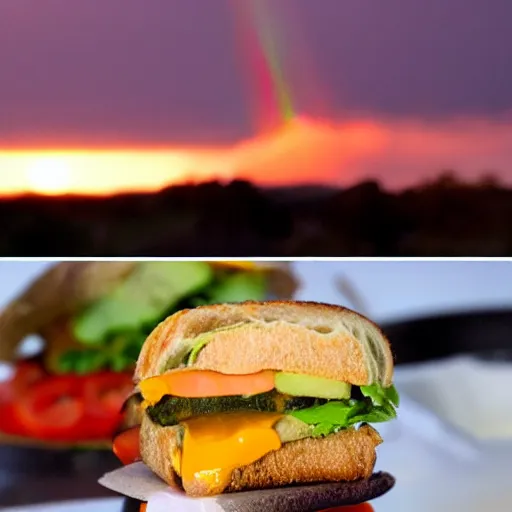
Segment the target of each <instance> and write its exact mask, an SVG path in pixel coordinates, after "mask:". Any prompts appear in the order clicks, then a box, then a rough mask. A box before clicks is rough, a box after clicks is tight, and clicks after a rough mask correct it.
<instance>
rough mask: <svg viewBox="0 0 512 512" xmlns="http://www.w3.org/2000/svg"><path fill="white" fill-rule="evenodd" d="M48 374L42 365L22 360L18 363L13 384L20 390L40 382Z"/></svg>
mask: <svg viewBox="0 0 512 512" xmlns="http://www.w3.org/2000/svg"><path fill="white" fill-rule="evenodd" d="M45 375H46V373H45V371H44V369H43V368H42V366H41V365H39V364H37V363H32V362H28V361H22V362H20V363H18V364H17V366H16V372H15V374H14V378H13V379H12V383H13V386H14V387H15V388H16V389H18V390H20V391H21V390H23V389H26V388H27V387H30V386H32V385H33V384H35V383H36V382H39V381H40V380H41V379H42V378H43V377H44V376H45Z"/></svg>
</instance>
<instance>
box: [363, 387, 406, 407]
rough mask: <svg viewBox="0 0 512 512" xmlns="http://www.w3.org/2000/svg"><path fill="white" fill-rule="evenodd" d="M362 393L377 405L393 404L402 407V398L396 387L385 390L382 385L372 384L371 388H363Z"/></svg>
mask: <svg viewBox="0 0 512 512" xmlns="http://www.w3.org/2000/svg"><path fill="white" fill-rule="evenodd" d="M361 393H362V394H363V395H364V396H368V397H370V398H371V399H372V400H373V402H374V403H375V404H377V405H384V404H385V403H387V402H391V403H392V404H393V405H394V406H395V407H398V406H399V405H400V397H399V396H398V391H397V390H396V388H395V386H393V385H391V386H389V387H388V388H383V387H382V386H381V385H380V384H372V385H371V386H361Z"/></svg>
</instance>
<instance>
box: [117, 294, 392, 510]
mask: <svg viewBox="0 0 512 512" xmlns="http://www.w3.org/2000/svg"><path fill="white" fill-rule="evenodd" d="M134 381H135V385H136V391H137V392H139V393H140V394H141V397H142V410H143V414H142V418H141V425H140V428H139V429H137V430H131V431H130V432H128V431H127V432H124V433H123V434H121V435H120V436H119V438H118V439H117V440H115V441H114V450H117V452H118V455H119V452H120V451H122V450H124V454H125V456H123V454H120V455H121V456H120V458H121V459H122V460H124V462H134V461H136V460H138V459H141V460H142V461H143V463H144V464H145V465H146V466H147V467H148V468H149V469H150V470H151V471H152V472H153V473H154V474H155V475H157V476H158V477H159V478H160V479H161V480H163V481H164V482H165V483H166V484H167V485H168V486H170V487H171V488H172V489H174V490H181V491H182V492H184V493H185V494H186V495H187V496H190V497H196V498H197V497H200V498H205V497H212V496H219V495H230V496H235V495H240V494H245V493H244V491H259V490H263V489H274V490H277V489H283V490H287V491H289V486H298V487H294V490H293V492H286V493H285V494H280V495H281V496H287V497H286V498H285V500H287V501H286V503H288V505H290V507H291V508H286V507H285V508H282V510H285V509H286V510H291V509H296V510H298V508H296V505H297V503H298V502H297V501H296V500H297V496H299V497H300V499H301V500H302V502H304V500H306V501H307V500H310V501H311V500H312V502H311V503H310V505H308V506H305V507H304V508H303V510H321V509H322V508H328V507H332V506H336V505H351V504H356V503H362V502H365V501H368V500H370V499H373V498H375V497H377V496H379V495H381V494H383V493H385V492H387V491H388V490H389V489H390V488H391V487H392V486H393V484H394V479H393V477H392V476H391V475H389V474H387V473H374V467H375V462H376V448H377V447H378V445H379V444H381V443H382V438H381V436H380V435H379V433H378V431H377V430H376V428H375V426H374V425H375V424H377V423H380V422H385V421H389V420H392V419H393V418H395V417H396V408H397V407H398V405H399V397H398V394H397V391H396V389H395V387H394V386H393V356H392V353H391V350H390V345H389V342H388V340H387V339H386V337H385V336H384V334H383V333H382V332H381V330H380V329H379V328H378V327H377V326H376V325H375V324H374V323H372V322H371V321H369V320H368V319H366V318H365V317H363V316H361V315H359V314H358V313H355V312H353V311H350V310H348V309H346V308H343V307H340V306H333V305H326V304H319V303H313V302H287V301H269V302H252V301H249V302H243V303H238V304H222V305H208V306H200V307H197V308H194V309H185V310H182V311H180V312H178V313H176V314H174V315H171V316H170V317H168V318H167V319H165V320H164V321H163V322H161V323H160V324H159V325H158V326H157V327H156V328H155V330H154V331H153V332H152V333H151V334H150V335H149V336H148V338H147V339H146V341H145V343H144V345H143V347H142V350H141V353H140V355H139V358H138V361H137V366H136V369H135V374H134ZM128 436H130V438H131V439H132V446H131V448H130V447H129V446H128V445H129V443H128V442H127V439H128ZM130 450H131V451H130ZM128 452H130V453H131V455H130V457H131V460H127V456H126V453H128ZM128 458H129V457H128ZM320 483H322V484H330V485H328V486H327V487H325V486H318V485H317V484H320ZM311 486H314V487H313V488H314V489H317V491H311V488H312V487H311ZM249 494H251V495H253V494H254V493H249ZM264 495H265V496H268V495H266V494H261V495H260V496H261V497H262V498H261V499H263V496H264ZM272 499H274V498H272ZM294 500H295V501H294ZM264 501H265V500H264V499H263V501H260V505H261V506H263V505H264V506H265V507H270V506H273V505H271V504H270V502H269V503H264ZM294 503H295V506H293V504H294ZM276 510H277V509H276Z"/></svg>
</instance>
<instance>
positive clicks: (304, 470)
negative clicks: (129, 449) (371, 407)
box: [141, 415, 382, 497]
mask: <svg viewBox="0 0 512 512" xmlns="http://www.w3.org/2000/svg"><path fill="white" fill-rule="evenodd" d="M179 432H180V427H162V426H160V425H156V424H155V423H153V422H152V421H151V420H150V419H149V418H148V417H147V416H146V415H144V418H143V421H142V427H141V454H142V460H143V461H144V462H145V464H146V465H147V466H148V467H149V468H150V469H151V470H152V471H153V472H154V473H156V474H157V475H158V476H159V477H160V478H162V480H164V481H165V482H166V483H168V484H169V485H170V486H171V487H174V488H176V487H182V488H183V489H184V490H185V492H186V493H187V494H188V495H189V496H197V497H199V496H209V495H213V494H220V493H230V492H237V491H248V490H255V489H258V490H260V489H269V488H275V487H284V486H288V485H297V484H311V483H318V482H339V484H340V485H342V483H343V482H352V481H355V480H363V481H364V480H366V481H367V479H369V478H370V476H371V475H372V472H373V468H374V466H375V460H376V453H375V448H376V447H377V446H378V445H379V444H380V443H381V442H382V439H381V437H380V436H379V434H378V433H377V431H376V430H374V429H373V428H372V427H370V426H369V425H363V426H362V427H360V428H359V429H357V430H356V429H349V430H342V431H341V432H338V433H336V434H331V435H329V436H327V437H324V438H308V439H301V440H300V441H294V442H291V443H286V444H284V445H283V446H282V447H281V448H280V449H279V450H276V451H273V452H270V453H267V454H266V455H265V456H263V457H262V458H261V459H259V460H257V461H256V462H254V463H252V464H249V465H247V466H244V467H241V468H237V469H235V470H234V471H233V473H232V475H231V482H230V483H229V484H228V485H227V486H226V487H224V488H222V489H220V488H213V487H208V486H207V485H206V484H205V482H203V481H201V480H197V479H196V480H193V481H189V482H182V481H181V478H180V477H179V475H178V473H177V472H176V470H175V468H176V464H175V463H174V464H173V461H174V462H176V461H177V460H179V458H180V455H181V453H180V448H179V445H178V439H179ZM361 485H363V484H361Z"/></svg>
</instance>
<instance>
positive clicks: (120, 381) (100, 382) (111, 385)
mask: <svg viewBox="0 0 512 512" xmlns="http://www.w3.org/2000/svg"><path fill="white" fill-rule="evenodd" d="M132 392H133V383H132V378H131V376H130V375H129V374H126V373H113V372H112V373H110V372H104V373H97V374H95V375H88V376H87V377H86V378H85V379H84V397H85V402H86V404H87V408H88V411H89V412H90V413H91V414H92V415H94V416H113V415H119V414H121V411H122V408H123V404H124V402H125V401H126V400H127V399H128V398H129V396H130V395H131V394H132Z"/></svg>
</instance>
